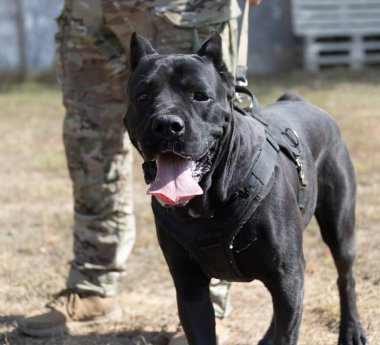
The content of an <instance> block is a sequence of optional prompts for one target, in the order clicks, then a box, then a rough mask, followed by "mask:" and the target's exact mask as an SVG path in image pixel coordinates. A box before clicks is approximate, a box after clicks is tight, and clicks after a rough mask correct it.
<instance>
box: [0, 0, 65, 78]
mask: <svg viewBox="0 0 380 345" xmlns="http://www.w3.org/2000/svg"><path fill="white" fill-rule="evenodd" d="M62 2H63V0H19V4H20V7H21V8H22V18H23V27H24V39H25V45H24V46H25V49H24V52H25V67H26V70H27V71H28V70H44V69H48V68H50V67H51V66H52V65H53V61H54V33H55V32H56V23H55V20H54V18H55V17H56V16H58V14H59V12H60V9H61V7H62ZM17 22H18V21H17V1H16V0H11V1H10V0H0V42H1V49H0V71H4V70H5V71H12V70H17V69H18V68H19V67H20V56H21V54H20V49H19V42H18V37H19V34H18V28H17Z"/></svg>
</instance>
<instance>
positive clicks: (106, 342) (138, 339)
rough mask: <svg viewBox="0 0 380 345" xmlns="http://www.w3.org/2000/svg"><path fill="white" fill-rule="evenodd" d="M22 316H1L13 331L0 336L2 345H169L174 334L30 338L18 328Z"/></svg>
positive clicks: (135, 331)
mask: <svg viewBox="0 0 380 345" xmlns="http://www.w3.org/2000/svg"><path fill="white" fill-rule="evenodd" d="M19 317H20V315H8V316H0V326H4V327H6V328H12V329H13V330H11V331H9V332H6V333H1V334H0V345H111V344H112V345H167V344H168V342H169V339H170V338H171V337H172V336H173V333H170V332H166V331H164V330H163V331H161V332H159V331H146V330H143V329H133V330H126V331H119V330H116V331H115V332H108V333H102V334H97V333H95V332H90V333H87V334H83V335H72V334H61V335H56V336H53V337H45V338H37V337H29V336H26V335H24V334H22V333H21V332H19V331H18V330H17V328H16V324H17V319H18V318H19Z"/></svg>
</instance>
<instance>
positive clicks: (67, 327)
mask: <svg viewBox="0 0 380 345" xmlns="http://www.w3.org/2000/svg"><path fill="white" fill-rule="evenodd" d="M121 317H122V310H121V309H120V308H119V307H118V308H117V309H115V310H114V311H113V312H111V313H109V314H107V315H105V316H100V317H96V318H94V319H92V320H88V321H70V322H67V323H65V324H64V325H62V326H58V327H52V328H45V329H34V328H28V327H27V326H26V325H25V324H23V322H22V320H19V321H18V329H19V330H20V331H21V332H22V333H24V334H26V335H30V336H32V337H39V338H42V337H51V336H54V335H60V334H70V333H71V332H72V331H77V330H78V329H80V328H84V327H88V326H93V325H99V324H104V323H108V322H117V321H119V320H120V319H121Z"/></svg>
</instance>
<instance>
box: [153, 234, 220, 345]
mask: <svg viewBox="0 0 380 345" xmlns="http://www.w3.org/2000/svg"><path fill="white" fill-rule="evenodd" d="M157 234H158V240H159V243H160V246H161V249H162V251H163V253H164V256H165V259H166V261H167V264H168V266H169V270H170V273H171V275H172V277H173V280H174V285H175V288H176V292H177V304H178V314H179V318H180V320H181V324H182V327H183V329H184V331H185V334H186V337H187V340H188V342H189V344H190V345H216V335H215V316H214V309H213V306H212V303H211V298H210V291H209V284H210V279H209V278H208V277H207V276H206V275H205V274H204V273H203V271H202V270H201V269H200V267H199V266H198V264H197V262H195V260H194V259H192V258H191V257H190V256H189V255H188V253H187V251H186V250H185V248H183V247H182V246H181V245H180V244H178V243H177V242H176V241H175V240H174V239H173V238H172V237H171V236H170V235H169V234H167V232H166V231H165V230H164V229H161V228H160V227H158V228H157Z"/></svg>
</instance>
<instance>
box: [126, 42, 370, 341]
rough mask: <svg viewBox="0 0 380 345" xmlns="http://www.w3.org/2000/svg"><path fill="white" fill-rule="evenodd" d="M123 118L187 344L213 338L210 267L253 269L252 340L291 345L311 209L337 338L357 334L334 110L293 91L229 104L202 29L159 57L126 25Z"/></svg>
mask: <svg viewBox="0 0 380 345" xmlns="http://www.w3.org/2000/svg"><path fill="white" fill-rule="evenodd" d="M131 68H132V75H131V77H130V79H129V82H128V100H127V105H128V110H127V113H126V116H125V118H124V122H125V125H126V128H127V130H128V133H129V135H130V138H131V140H132V143H133V144H134V145H135V147H136V148H137V150H138V151H139V152H140V154H141V155H142V157H143V158H144V160H145V162H146V163H145V169H144V170H145V177H146V180H147V181H148V183H150V187H149V190H148V193H149V194H151V195H153V197H152V208H153V211H154V215H155V221H156V226H157V234H158V238H159V242H160V246H161V248H162V251H163V253H164V255H165V258H166V261H167V263H168V265H169V268H170V272H171V274H172V276H173V280H174V284H175V288H176V291H177V299H178V309H179V316H180V319H181V323H182V325H183V328H184V330H185V333H186V336H187V338H188V341H189V343H190V344H191V345H215V344H216V336H215V321H214V313H213V308H212V304H211V301H210V296H209V282H210V278H211V277H217V278H220V279H226V280H230V281H251V280H253V279H259V280H260V281H262V282H263V283H264V284H265V286H266V287H267V288H268V290H269V292H270V293H271V296H272V299H273V310H274V315H273V320H272V323H271V325H270V327H269V329H268V331H267V333H266V334H265V336H264V337H263V339H262V340H261V341H260V344H261V345H264V344H265V345H269V344H271V345H272V344H275V345H280V344H281V345H294V344H296V343H297V338H298V332H299V326H300V321H301V314H302V298H303V282H304V268H305V263H304V258H303V252H302V236H303V230H304V229H305V227H306V226H307V224H308V223H309V221H310V219H311V217H312V216H313V215H315V216H316V219H317V221H318V224H319V226H320V229H321V232H322V237H323V240H324V241H325V242H326V243H327V245H328V246H329V247H330V250H331V253H332V255H333V257H334V260H335V264H336V267H337V270H338V287H339V294H340V307H341V323H340V333H339V344H341V345H363V344H366V340H365V335H364V332H363V330H362V328H361V326H360V321H359V317H358V313H357V309H356V301H355V299H356V298H355V283H354V278H353V273H352V265H353V261H354V256H355V248H354V214H355V188H356V183H355V175H354V170H353V167H352V164H351V160H350V157H349V155H348V152H347V150H346V147H345V145H344V143H343V141H342V139H341V136H340V132H339V129H338V127H337V125H336V123H335V122H334V120H333V119H332V118H331V117H330V116H329V115H328V114H327V113H326V112H324V111H322V110H321V109H319V108H317V107H316V106H313V105H311V104H309V103H307V102H306V101H304V100H302V99H301V98H300V97H298V96H297V95H296V94H285V95H284V96H283V97H281V98H280V99H279V101H277V102H276V103H274V104H273V105H270V106H268V107H267V108H265V109H264V110H262V112H261V113H259V112H255V111H248V110H243V109H239V108H237V107H235V106H234V94H235V85H234V78H233V77H232V75H231V74H230V73H229V72H228V71H227V69H226V67H225V64H224V63H223V60H222V50H221V39H220V37H219V35H218V34H214V35H213V36H212V37H211V38H210V39H209V40H208V41H207V42H206V43H204V45H203V46H202V47H201V49H200V50H199V51H198V52H197V54H193V55H183V54H173V55H159V54H157V52H156V51H155V50H154V49H153V48H152V46H151V45H150V43H149V42H148V41H147V40H146V39H144V38H142V37H139V36H138V35H136V34H134V35H133V37H132V40H131Z"/></svg>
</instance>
